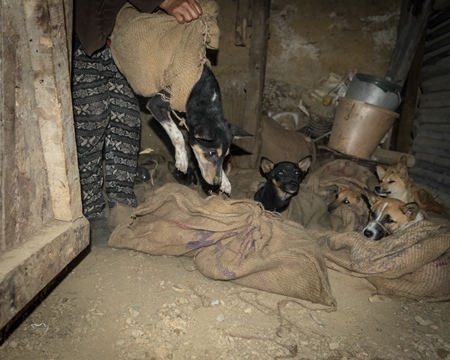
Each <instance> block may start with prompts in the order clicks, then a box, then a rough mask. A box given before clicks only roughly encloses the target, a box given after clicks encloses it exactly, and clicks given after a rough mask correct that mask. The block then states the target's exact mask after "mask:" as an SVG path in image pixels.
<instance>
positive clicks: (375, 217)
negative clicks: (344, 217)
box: [363, 195, 424, 240]
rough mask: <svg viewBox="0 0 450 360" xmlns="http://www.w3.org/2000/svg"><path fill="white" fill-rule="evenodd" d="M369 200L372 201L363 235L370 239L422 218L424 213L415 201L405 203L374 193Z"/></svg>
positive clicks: (393, 231) (404, 227)
mask: <svg viewBox="0 0 450 360" xmlns="http://www.w3.org/2000/svg"><path fill="white" fill-rule="evenodd" d="M369 201H370V202H371V203H372V205H371V207H370V220H369V223H368V224H367V226H366V227H365V228H364V230H363V235H364V236H365V237H366V238H367V239H370V240H380V239H382V238H383V237H385V236H388V235H391V234H393V233H395V232H397V231H400V230H403V229H406V228H408V227H409V226H411V225H413V224H415V223H416V222H418V221H421V220H423V219H424V214H423V213H422V212H421V211H420V210H419V205H417V203H415V202H410V203H405V202H403V201H401V200H399V199H392V198H381V197H377V196H375V195H374V197H372V198H369Z"/></svg>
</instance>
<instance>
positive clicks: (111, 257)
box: [0, 0, 450, 360]
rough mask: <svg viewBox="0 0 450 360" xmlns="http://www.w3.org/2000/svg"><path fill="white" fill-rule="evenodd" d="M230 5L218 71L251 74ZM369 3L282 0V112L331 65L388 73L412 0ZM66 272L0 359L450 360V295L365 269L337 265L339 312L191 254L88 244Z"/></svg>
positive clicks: (275, 50)
mask: <svg viewBox="0 0 450 360" xmlns="http://www.w3.org/2000/svg"><path fill="white" fill-rule="evenodd" d="M218 3H219V4H220V6H221V7H222V8H223V12H222V13H223V14H224V17H223V18H222V19H221V20H220V21H221V27H222V29H225V31H224V30H222V31H223V33H224V35H223V39H221V41H223V43H222V44H223V45H224V48H225V51H222V53H221V55H220V56H219V66H218V70H219V71H217V73H218V74H217V75H218V78H219V79H220V80H223V81H225V80H226V81H228V82H233V81H234V80H236V81H242V79H245V76H243V73H245V71H244V69H245V66H246V65H245V60H246V49H245V48H238V49H234V50H229V49H231V48H232V47H233V46H232V41H231V39H232V36H233V34H234V33H233V30H232V26H233V23H234V16H235V7H236V2H235V1H229V0H221V1H218ZM366 3H367V4H366V5H367V6H361V5H360V3H359V2H355V1H351V0H347V1H340V2H338V3H336V2H331V1H325V0H316V1H312V0H311V1H305V2H304V8H302V9H298V7H297V5H298V2H297V1H285V0H283V1H281V0H279V1H273V6H272V17H273V21H272V23H271V43H270V50H269V59H268V70H269V71H271V72H270V73H268V75H267V84H268V85H270V86H276V87H277V89H278V90H277V91H278V98H277V99H271V100H273V101H272V102H271V104H272V105H273V107H274V109H273V110H277V111H280V110H287V111H292V109H293V108H292V106H294V105H295V104H297V102H298V100H299V96H300V93H301V90H302V86H303V90H304V89H305V88H308V87H309V86H312V84H314V83H315V82H316V81H317V80H318V79H319V78H320V77H322V76H323V75H326V74H328V73H329V72H330V71H334V72H337V73H340V74H343V73H344V72H345V71H346V70H347V69H349V68H359V69H362V70H365V71H367V72H371V73H374V74H376V75H381V73H382V72H383V71H385V69H386V66H387V64H388V57H387V56H388V55H389V53H390V51H391V49H392V43H393V41H395V24H396V22H395V20H396V17H398V11H397V10H398V9H397V10H396V6H397V5H398V4H399V3H400V1H378V2H374V1H368V2H366ZM227 4H229V5H227ZM331 4H338V5H339V8H336V7H333V6H336V5H333V6H330V5H331ZM283 19H284V20H286V19H287V20H286V21H285V22H283V21H282V20H283ZM383 19H384V20H383ZM385 21H386V22H387V21H388V22H389V26H388V25H387V24H386V23H385ZM361 28H362V31H361ZM392 31H394V34H392ZM299 32H300V33H301V34H300V35H299ZM225 34H228V36H226V35H225ZM283 34H284V35H283ZM288 36H290V37H291V40H292V39H293V41H291V42H290V45H289V46H288V45H286V39H287V37H288ZM277 38H279V39H281V40H279V41H278V42H276V43H274V41H275V40H276V39H277ZM386 39H387V40H386ZM227 49H228V50H227ZM232 51H234V53H231V52H232ZM350 53H351V54H352V55H351V56H348V54H350ZM371 54H372V55H371ZM277 58H278V59H281V60H283V66H277V62H276V60H277ZM352 61H353V63H352ZM243 64H244V65H243ZM293 69H297V73H293V72H292V71H293ZM216 70H217V69H216ZM283 70H284V71H283ZM244 75H245V74H244ZM289 80H292V83H289ZM274 84H275V85H274ZM280 89H281V90H280ZM283 89H284V90H283ZM280 91H281V92H280ZM292 104H294V105H292ZM266 105H267V102H266ZM289 106H291V107H289ZM268 110H270V109H268ZM143 124H144V133H143V148H145V147H146V146H149V147H152V148H154V147H155V142H159V141H160V139H159V137H158V135H157V134H155V133H152V132H149V131H148V130H146V129H148V128H147V127H148V123H147V119H145V121H143ZM162 136H163V135H162ZM163 156H166V157H167V156H169V155H168V154H163ZM145 186H147V187H148V186H149V185H148V184H146V185H145ZM63 275H64V276H62V277H61V278H60V279H58V281H57V283H56V284H55V285H54V286H53V287H52V288H50V289H49V290H48V291H47V292H46V293H45V294H44V296H42V299H40V301H37V302H36V307H35V308H33V309H30V310H29V311H28V312H27V313H26V314H25V315H24V316H23V317H22V318H21V319H19V322H18V323H17V326H16V327H15V328H13V329H11V332H10V334H9V336H8V338H7V339H6V340H5V341H4V342H3V343H2V344H1V345H0V359H2V360H29V359H33V360H41V359H42V360H57V359H60V360H71V359H101V360H103V359H105V360H109V359H132V360H138V359H155V360H162V359H174V360H177V359H227V360H228V359H238V360H240V359H258V360H265V359H287V358H292V359H336V360H338V359H447V360H449V359H450V326H449V324H450V303H449V302H446V303H425V302H417V301H412V300H407V299H402V298H389V297H386V296H380V295H377V294H376V290H375V288H374V287H373V286H372V285H371V284H370V283H369V282H368V281H366V280H365V279H361V278H354V277H351V276H348V275H343V274H341V273H338V272H335V271H332V270H329V273H328V275H329V278H330V284H331V289H332V293H333V295H334V297H335V299H336V301H337V304H338V306H337V310H336V311H333V312H327V311H324V310H321V309H318V306H316V305H315V304H311V303H308V302H304V301H302V302H300V301H297V300H296V299H292V298H287V297H284V296H280V295H275V294H271V293H266V292H262V291H258V290H254V289H249V288H244V287H241V286H239V285H236V284H233V283H231V282H225V281H215V280H211V279H208V278H206V277H204V276H203V275H202V274H200V273H199V271H198V270H196V268H195V266H194V263H193V261H192V260H191V259H190V258H183V257H181V258H177V257H170V256H150V255H147V254H144V253H139V252H135V251H128V250H117V249H113V248H110V247H107V246H100V247H92V248H90V249H87V250H86V251H85V252H84V253H83V254H82V255H80V257H79V258H78V259H77V261H76V262H74V264H72V265H71V268H70V269H68V270H67V271H66V272H65V274H63Z"/></svg>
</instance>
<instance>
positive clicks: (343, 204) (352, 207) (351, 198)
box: [328, 184, 370, 232]
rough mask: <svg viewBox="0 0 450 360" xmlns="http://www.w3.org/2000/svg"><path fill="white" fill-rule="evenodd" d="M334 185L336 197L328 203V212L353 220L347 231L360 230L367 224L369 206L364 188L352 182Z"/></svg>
mask: <svg viewBox="0 0 450 360" xmlns="http://www.w3.org/2000/svg"><path fill="white" fill-rule="evenodd" d="M336 186H337V187H338V191H337V193H336V199H335V200H334V201H332V202H331V203H330V204H329V205H328V212H329V213H337V214H338V216H340V217H341V218H342V219H343V220H347V221H350V222H351V221H354V225H353V228H351V229H348V231H357V232H360V231H362V230H363V229H364V227H365V226H366V225H367V219H368V218H369V208H370V205H369V203H368V200H367V197H366V195H365V193H366V190H365V189H362V188H360V187H359V186H357V185H353V184H349V185H336ZM351 214H353V216H352V215H351Z"/></svg>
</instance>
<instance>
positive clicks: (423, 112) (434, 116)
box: [417, 107, 450, 124]
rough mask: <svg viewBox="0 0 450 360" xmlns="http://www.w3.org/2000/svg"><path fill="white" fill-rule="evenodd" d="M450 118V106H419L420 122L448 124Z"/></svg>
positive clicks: (418, 116) (418, 117)
mask: <svg viewBox="0 0 450 360" xmlns="http://www.w3.org/2000/svg"><path fill="white" fill-rule="evenodd" d="M449 118H450V107H446V108H438V109H436V108H431V109H422V108H419V111H418V112H417V120H418V122H419V124H422V123H428V124H447V123H448V119H449Z"/></svg>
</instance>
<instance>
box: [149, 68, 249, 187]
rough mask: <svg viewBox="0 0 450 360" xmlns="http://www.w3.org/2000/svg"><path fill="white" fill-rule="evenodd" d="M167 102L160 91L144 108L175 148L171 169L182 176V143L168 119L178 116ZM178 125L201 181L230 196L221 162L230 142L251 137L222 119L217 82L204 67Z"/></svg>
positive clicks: (185, 158)
mask: <svg viewBox="0 0 450 360" xmlns="http://www.w3.org/2000/svg"><path fill="white" fill-rule="evenodd" d="M169 99H170V95H169V93H167V92H166V91H164V90H163V91H161V92H160V93H159V94H157V95H156V96H154V97H152V98H150V99H149V100H148V102H147V109H148V110H149V111H150V112H151V113H152V114H153V116H154V117H155V119H156V120H157V121H158V122H159V123H160V124H161V125H162V127H163V128H164V130H165V131H166V132H167V134H168V135H169V137H170V140H171V142H172V144H173V146H174V147H175V167H176V168H177V169H178V170H179V171H181V172H183V173H186V172H187V171H188V165H189V160H188V154H187V152H186V148H185V141H184V138H183V134H182V133H181V131H180V129H179V128H178V126H177V125H176V123H175V122H174V121H173V119H172V116H175V117H177V118H178V119H180V117H179V116H178V115H177V114H176V113H175V112H174V111H172V110H171V108H170V104H169ZM180 120H181V119H180ZM181 123H182V124H183V125H184V126H185V127H186V129H187V130H188V141H189V145H190V146H191V148H192V150H193V152H194V155H195V158H196V159H197V162H198V165H199V168H200V172H201V174H202V177H203V178H204V180H205V181H206V182H207V183H208V184H210V185H212V186H220V191H222V192H224V193H226V194H230V193H231V184H230V182H229V180H228V178H227V176H226V174H225V172H224V171H223V161H224V159H225V157H226V156H227V155H228V153H229V151H230V145H231V142H232V141H233V139H235V138H240V137H250V136H252V135H251V134H249V133H248V132H246V131H245V130H243V129H240V128H239V127H237V126H235V125H232V124H230V123H229V122H228V121H227V120H226V119H225V117H224V114H223V108H222V98H221V92H220V87H219V83H218V82H217V79H216V77H215V76H214V74H213V72H212V71H211V69H210V68H209V66H207V65H206V64H205V65H204V66H203V71H202V75H201V77H200V79H199V80H198V81H197V83H196V84H195V85H194V87H193V89H192V91H191V93H190V95H189V97H188V100H187V103H186V119H185V120H182V121H181Z"/></svg>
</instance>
